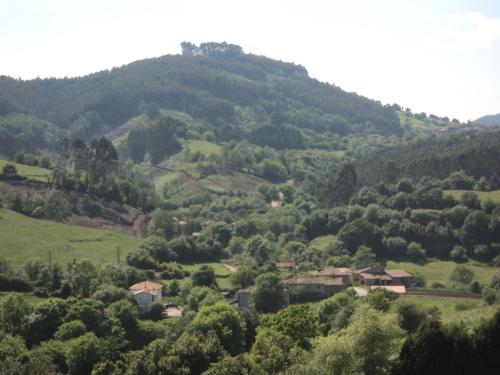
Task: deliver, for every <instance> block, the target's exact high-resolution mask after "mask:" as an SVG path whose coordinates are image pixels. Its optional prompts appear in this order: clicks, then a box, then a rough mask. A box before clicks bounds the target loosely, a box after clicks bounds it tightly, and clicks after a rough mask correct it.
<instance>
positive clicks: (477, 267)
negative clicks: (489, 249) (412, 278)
mask: <svg viewBox="0 0 500 375" xmlns="http://www.w3.org/2000/svg"><path fill="white" fill-rule="evenodd" d="M457 265H458V264H457V263H455V262H451V261H442V260H431V261H429V262H427V263H426V264H424V265H419V264H415V263H410V262H395V261H388V262H387V268H396V269H402V270H405V271H407V272H410V273H419V274H421V275H422V276H423V277H424V278H425V280H426V281H427V286H428V287H430V286H431V285H432V283H434V282H439V283H441V284H443V285H445V286H450V285H451V282H450V274H451V272H452V271H453V270H454V269H455V267H456V266H457ZM464 265H465V266H467V267H468V268H470V269H471V270H472V271H473V272H474V280H477V281H479V283H480V284H481V285H486V284H489V282H490V280H491V278H492V277H493V275H494V274H495V273H500V269H498V268H495V267H491V266H489V265H486V264H481V263H479V262H475V261H470V262H467V263H464Z"/></svg>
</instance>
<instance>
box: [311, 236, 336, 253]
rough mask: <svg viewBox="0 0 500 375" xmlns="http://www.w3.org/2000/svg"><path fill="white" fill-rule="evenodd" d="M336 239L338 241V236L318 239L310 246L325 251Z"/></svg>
mask: <svg viewBox="0 0 500 375" xmlns="http://www.w3.org/2000/svg"><path fill="white" fill-rule="evenodd" d="M336 239H337V236H335V235H333V234H329V235H326V236H320V237H316V238H315V239H314V240H312V241H311V242H310V243H309V246H311V247H316V248H318V249H320V250H325V249H326V248H327V247H328V245H330V244H331V243H332V242H333V241H335V240H336Z"/></svg>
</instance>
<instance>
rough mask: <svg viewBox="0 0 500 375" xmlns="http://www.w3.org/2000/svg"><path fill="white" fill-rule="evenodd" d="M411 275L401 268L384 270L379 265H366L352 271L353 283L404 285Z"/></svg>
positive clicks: (408, 281)
mask: <svg viewBox="0 0 500 375" xmlns="http://www.w3.org/2000/svg"><path fill="white" fill-rule="evenodd" d="M411 280H412V276H411V275H410V274H409V273H408V272H406V271H403V270H386V269H384V268H383V267H380V266H374V267H367V268H363V269H360V270H356V271H353V272H352V283H353V285H370V286H371V285H405V286H409V285H410V283H411Z"/></svg>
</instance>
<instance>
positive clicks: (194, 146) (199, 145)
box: [187, 140, 222, 156]
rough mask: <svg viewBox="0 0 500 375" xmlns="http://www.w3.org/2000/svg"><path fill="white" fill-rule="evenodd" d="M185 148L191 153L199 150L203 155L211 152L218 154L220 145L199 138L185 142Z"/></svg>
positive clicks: (220, 148) (220, 149)
mask: <svg viewBox="0 0 500 375" xmlns="http://www.w3.org/2000/svg"><path fill="white" fill-rule="evenodd" d="M187 148H188V149H189V151H190V152H191V153H195V152H198V151H199V152H201V153H202V154H203V155H205V156H209V155H211V154H215V155H220V154H221V151H222V147H221V146H219V145H216V144H215V143H212V142H208V141H201V140H192V141H189V142H188V143H187Z"/></svg>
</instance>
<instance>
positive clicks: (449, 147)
mask: <svg viewBox="0 0 500 375" xmlns="http://www.w3.org/2000/svg"><path fill="white" fill-rule="evenodd" d="M499 143H500V131H485V130H476V131H470V132H468V133H464V134H458V135H450V136H449V137H443V138H439V139H425V140H420V141H416V142H411V143H409V144H407V145H399V146H396V147H392V148H389V149H386V150H382V151H379V152H376V153H374V154H371V155H368V156H366V157H365V158H363V159H361V160H358V161H356V163H355V165H356V169H357V171H358V175H359V178H360V183H361V184H374V183H377V182H381V181H385V182H393V181H394V178H395V177H404V176H406V177H410V178H412V179H419V178H421V177H423V176H433V177H437V178H446V177H447V176H448V175H449V174H450V173H451V172H455V171H459V170H464V171H465V172H466V173H467V174H468V175H470V176H473V177H475V178H480V177H483V176H484V177H486V178H487V179H489V178H490V177H492V176H496V177H497V178H498V176H500V166H499V164H498V160H500V149H499V148H498V144H499Z"/></svg>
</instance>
